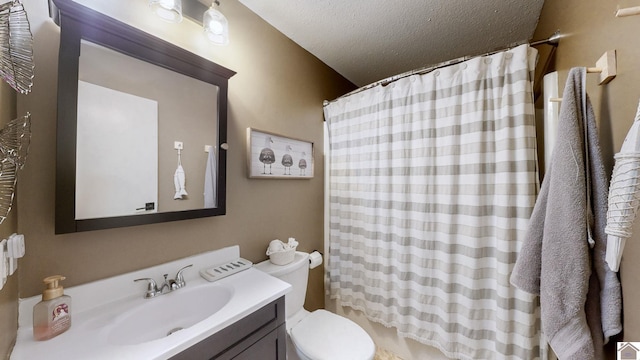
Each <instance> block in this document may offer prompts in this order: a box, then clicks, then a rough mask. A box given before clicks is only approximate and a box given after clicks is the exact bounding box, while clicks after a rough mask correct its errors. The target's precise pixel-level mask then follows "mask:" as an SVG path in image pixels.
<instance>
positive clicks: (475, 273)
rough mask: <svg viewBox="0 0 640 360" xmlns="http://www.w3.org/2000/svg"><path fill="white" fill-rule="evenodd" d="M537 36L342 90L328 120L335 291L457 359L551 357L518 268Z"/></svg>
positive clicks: (527, 209) (532, 185)
mask: <svg viewBox="0 0 640 360" xmlns="http://www.w3.org/2000/svg"><path fill="white" fill-rule="evenodd" d="M536 55H537V52H536V50H535V49H533V48H530V47H529V46H528V45H522V46H519V47H516V48H513V49H511V50H508V51H504V52H501V53H497V54H493V55H490V56H483V57H477V58H473V59H471V60H468V61H465V62H462V63H460V64H456V65H450V66H447V67H443V68H439V69H437V70H434V71H431V72H429V73H426V74H422V75H413V76H409V77H405V78H402V79H400V80H397V81H395V82H393V83H391V84H390V85H387V86H377V87H374V88H371V89H368V90H364V91H362V92H360V93H356V94H354V95H350V96H348V97H345V98H341V99H339V100H337V101H334V102H332V103H330V104H328V105H327V106H326V107H325V119H326V120H327V124H328V128H329V144H330V150H329V152H328V155H327V156H330V161H329V163H330V167H329V169H328V172H329V190H328V191H329V194H328V196H329V230H328V231H329V247H330V250H329V260H328V261H329V282H330V285H329V292H330V296H331V298H334V299H338V303H339V304H341V305H342V306H349V307H352V308H355V309H358V310H361V311H362V312H363V313H364V314H365V315H366V316H367V317H368V318H369V319H370V320H372V321H374V322H378V323H381V324H383V325H385V326H392V327H395V328H397V331H398V333H399V334H400V335H401V336H404V337H408V338H412V339H415V340H417V341H419V342H422V343H424V344H428V345H431V346H435V347H437V348H438V349H440V350H441V351H442V352H443V353H444V354H446V355H447V356H449V357H450V358H457V359H473V360H477V359H527V360H529V359H536V358H539V357H541V347H540V346H539V344H540V339H539V337H540V334H539V328H540V327H539V311H538V302H537V298H535V297H533V296H531V295H529V294H526V293H524V292H522V291H519V290H518V289H516V288H515V287H513V286H511V285H510V284H509V276H510V274H511V271H512V268H513V265H514V263H515V260H516V256H517V253H518V250H519V248H520V245H521V243H522V240H523V237H524V235H525V232H526V228H527V223H528V220H529V216H530V214H531V211H532V209H533V205H534V203H535V197H536V194H537V190H538V180H537V179H538V178H537V164H536V161H537V157H536V138H535V124H534V122H535V120H534V105H533V95H532V76H533V70H534V66H535V60H536Z"/></svg>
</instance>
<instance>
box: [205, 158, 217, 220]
mask: <svg viewBox="0 0 640 360" xmlns="http://www.w3.org/2000/svg"><path fill="white" fill-rule="evenodd" d="M204 207H205V208H207V209H208V208H214V207H216V156H215V150H214V149H213V148H211V149H210V150H209V156H208V157H207V167H206V169H205V171H204Z"/></svg>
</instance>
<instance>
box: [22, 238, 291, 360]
mask: <svg viewBox="0 0 640 360" xmlns="http://www.w3.org/2000/svg"><path fill="white" fill-rule="evenodd" d="M238 258H239V249H238V248H237V247H230V248H225V249H221V250H217V251H213V252H209V253H205V254H201V255H197V256H194V257H190V258H186V259H181V260H176V261H173V262H170V263H166V264H162V265H158V266H155V267H152V268H148V269H144V270H140V271H135V272H132V273H128V274H124V275H119V276H116V277H114V278H109V279H105V280H100V281H96V282H93V283H89V284H85V285H80V286H76V287H70V288H65V294H67V295H70V296H71V298H72V304H71V322H72V324H71V328H70V329H69V330H67V331H66V332H64V333H62V334H60V335H58V336H56V337H54V338H52V339H50V340H46V341H35V340H33V328H32V309H33V305H35V304H36V303H37V302H39V301H40V298H41V297H40V296H34V297H31V298H28V299H21V300H20V306H19V327H18V337H17V341H16V345H15V348H14V350H13V353H12V354H11V359H12V360H33V359H45V358H46V359H65V360H66V359H104V360H107V359H109V360H112V359H132V360H133V359H136V360H138V359H167V358H169V357H171V356H173V355H175V354H177V353H179V352H181V351H183V350H185V349H187V348H189V347H190V346H192V345H194V344H196V343H198V342H199V341H201V340H203V339H205V338H207V337H209V336H210V335H212V334H214V333H216V332H218V331H219V330H222V329H223V328H225V327H227V326H228V325H231V324H233V323H234V322H236V321H237V320H239V319H241V318H243V317H245V316H247V315H249V314H251V313H252V312H254V311H256V310H258V309H260V308H261V307H263V306H265V305H267V304H268V303H270V302H271V301H273V300H276V299H278V298H279V297H281V296H283V295H284V294H286V293H287V292H288V291H290V288H291V286H290V285H289V284H287V283H285V282H283V281H281V280H279V279H277V278H275V277H272V276H269V275H267V274H265V273H263V272H261V271H259V270H257V269H254V268H250V269H248V270H244V271H241V272H238V273H236V274H234V275H231V276H228V277H226V278H223V279H221V280H218V281H216V282H214V283H209V282H208V281H206V280H204V279H203V278H201V277H200V276H199V274H198V272H199V270H200V269H202V268H205V267H208V266H211V265H216V264H222V263H225V262H227V261H233V260H236V259H238ZM188 264H193V265H194V266H193V268H191V269H190V270H191V271H185V280H186V282H187V287H189V286H191V287H196V286H206V285H207V284H216V285H220V286H225V287H228V288H230V289H232V292H233V295H232V298H231V300H230V301H229V302H228V303H227V304H226V305H225V306H224V307H223V308H222V309H220V310H219V311H218V312H216V313H214V314H213V315H211V316H209V317H208V318H206V319H204V320H203V321H200V322H199V323H196V324H195V325H193V326H191V327H188V328H185V329H183V330H181V331H178V332H176V333H174V334H172V335H171V336H167V337H163V338H160V339H157V340H152V341H148V342H144V343H140V344H136V345H115V344H111V343H110V342H109V341H108V337H109V336H108V334H109V333H110V331H111V330H112V328H113V327H114V326H115V324H114V322H113V321H112V319H114V318H116V317H117V316H118V315H119V314H121V313H122V312H124V311H126V310H127V309H129V308H133V307H135V306H139V305H140V304H144V303H145V302H152V301H154V299H143V297H142V295H143V294H144V290H145V287H146V286H145V284H141V283H134V282H133V279H136V278H140V277H154V278H156V280H158V279H159V278H161V275H162V274H164V273H169V274H174V273H175V271H177V269H179V268H181V267H182V266H184V265H188ZM142 283H144V282H142ZM185 288H186V287H185ZM176 291H180V290H176ZM163 296H165V295H163Z"/></svg>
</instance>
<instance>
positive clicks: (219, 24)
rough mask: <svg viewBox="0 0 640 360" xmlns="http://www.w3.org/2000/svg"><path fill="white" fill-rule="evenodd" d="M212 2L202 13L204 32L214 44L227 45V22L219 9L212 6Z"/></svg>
mask: <svg viewBox="0 0 640 360" xmlns="http://www.w3.org/2000/svg"><path fill="white" fill-rule="evenodd" d="M214 4H215V3H214ZM214 4H211V8H209V10H207V11H205V13H204V16H203V20H202V24H203V25H204V32H205V34H206V35H207V38H208V39H209V40H210V41H211V42H213V43H214V44H217V45H227V44H229V22H228V21H227V18H226V17H225V16H224V15H223V14H222V13H221V12H220V11H218V10H217V9H214V8H213V6H214Z"/></svg>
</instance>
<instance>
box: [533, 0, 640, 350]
mask: <svg viewBox="0 0 640 360" xmlns="http://www.w3.org/2000/svg"><path fill="white" fill-rule="evenodd" d="M637 5H638V3H637V1H632V0H618V1H599V0H546V1H545V4H544V8H543V9H542V14H541V17H540V22H539V24H538V28H537V30H536V38H543V37H546V36H549V35H550V34H551V33H553V32H554V31H555V30H556V29H560V31H561V32H562V34H565V37H563V38H562V40H561V41H560V45H559V46H558V48H557V50H556V54H555V57H554V59H553V61H552V63H551V65H552V69H550V70H553V69H556V70H558V71H559V78H560V90H561V91H562V89H563V88H564V81H565V80H566V78H567V72H568V70H569V69H571V68H572V67H575V66H595V61H596V60H597V59H598V58H599V57H600V56H601V55H602V53H604V52H605V51H606V50H612V49H615V50H616V52H617V63H618V75H617V77H616V78H615V79H613V81H611V83H609V84H608V85H604V86H599V85H597V77H598V75H597V74H590V75H588V76H587V77H588V78H587V82H588V87H587V92H588V94H589V96H590V98H591V101H592V103H593V105H594V110H595V113H596V118H597V119H598V121H599V129H600V138H601V146H602V150H603V154H604V156H605V157H606V159H607V161H608V166H609V169H607V170H609V171H610V170H611V166H612V165H613V154H614V153H616V152H618V151H619V150H620V147H621V146H622V142H623V140H624V137H625V136H626V134H627V131H628V130H629V127H630V126H631V124H632V123H633V119H634V116H635V113H636V108H637V107H638V100H639V99H640V37H639V36H638V34H640V16H631V17H625V18H616V17H615V16H614V14H615V11H616V9H617V8H618V7H621V8H624V7H630V6H637ZM541 50H546V49H543V48H541ZM542 56H543V57H542V58H541V61H544V60H545V59H546V58H545V56H546V54H543V55H542ZM638 257H640V227H638V226H636V230H635V233H634V236H633V238H632V239H630V240H629V241H627V245H626V247H625V251H624V258H623V259H622V265H621V270H620V275H621V280H622V292H623V306H624V319H623V321H624V324H623V325H624V338H623V340H620V339H618V341H639V340H638V339H640V311H639V310H638V303H640V282H638V273H639V272H640V262H638V261H637V258H638ZM609 350H613V349H609ZM609 355H610V356H609V358H611V359H615V355H614V354H613V353H611V352H610V354H609Z"/></svg>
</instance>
